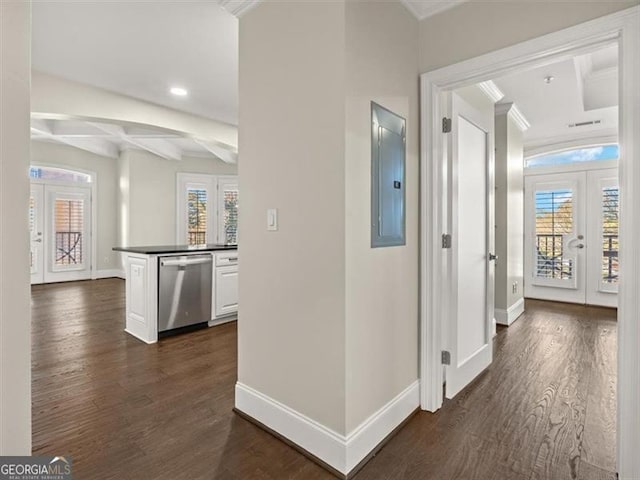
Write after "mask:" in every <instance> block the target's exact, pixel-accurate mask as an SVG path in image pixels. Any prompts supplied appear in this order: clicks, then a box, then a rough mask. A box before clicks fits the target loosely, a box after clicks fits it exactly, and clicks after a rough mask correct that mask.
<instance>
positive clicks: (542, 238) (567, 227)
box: [535, 189, 573, 280]
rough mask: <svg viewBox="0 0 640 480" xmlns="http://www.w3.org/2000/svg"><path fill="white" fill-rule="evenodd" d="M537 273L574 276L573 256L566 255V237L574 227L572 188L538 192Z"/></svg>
mask: <svg viewBox="0 0 640 480" xmlns="http://www.w3.org/2000/svg"><path fill="white" fill-rule="evenodd" d="M535 202H536V203H535V205H536V225H535V229H536V277H538V278H557V279H561V280H565V279H571V278H572V277H573V260H572V259H567V258H565V256H564V237H565V236H566V235H569V234H571V232H572V231H573V192H572V191H571V190H569V189H558V190H543V191H536V193H535Z"/></svg>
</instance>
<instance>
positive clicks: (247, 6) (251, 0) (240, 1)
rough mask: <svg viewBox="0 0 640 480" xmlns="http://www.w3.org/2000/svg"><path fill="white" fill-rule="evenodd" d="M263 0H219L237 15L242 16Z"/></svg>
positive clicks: (227, 9)
mask: <svg viewBox="0 0 640 480" xmlns="http://www.w3.org/2000/svg"><path fill="white" fill-rule="evenodd" d="M261 1H262V0H218V4H219V5H220V6H221V7H222V8H224V9H225V10H226V11H227V12H229V13H230V14H231V15H233V16H235V17H238V18H240V17H242V15H244V14H245V13H247V12H248V11H249V10H251V9H252V8H254V7H255V6H256V5H258V4H259V3H260V2H261Z"/></svg>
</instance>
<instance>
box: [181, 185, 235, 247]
mask: <svg viewBox="0 0 640 480" xmlns="http://www.w3.org/2000/svg"><path fill="white" fill-rule="evenodd" d="M177 180H178V181H177V191H178V202H177V203H178V204H177V242H178V243H180V244H183V243H186V244H187V245H194V246H195V245H204V244H207V243H224V244H232V245H234V244H237V243H238V195H239V194H238V180H237V177H235V176H215V175H205V174H191V173H178V176H177Z"/></svg>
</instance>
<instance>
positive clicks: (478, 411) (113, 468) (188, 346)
mask: <svg viewBox="0 0 640 480" xmlns="http://www.w3.org/2000/svg"><path fill="white" fill-rule="evenodd" d="M526 309H527V312H526V314H525V315H524V316H523V317H521V318H520V319H519V320H518V321H517V322H515V323H514V324H513V325H512V326H511V327H509V328H499V330H498V335H497V336H496V339H495V360H494V363H493V365H492V367H491V368H490V369H489V370H488V371H487V372H485V373H484V374H482V375H481V376H480V377H479V378H478V379H476V380H475V381H474V382H473V384H472V385H470V386H469V387H468V388H466V389H465V390H464V391H463V392H462V393H461V394H460V395H458V396H457V397H456V398H455V399H454V400H452V401H449V402H448V403H447V404H446V405H445V406H444V407H443V408H442V409H441V410H440V411H439V412H438V413H436V414H430V413H426V412H420V413H418V414H416V415H415V416H414V417H412V419H411V420H410V421H409V422H408V424H407V425H406V427H405V428H404V429H402V430H401V431H400V432H399V433H398V435H396V436H395V437H394V438H392V439H391V441H390V442H389V443H388V444H387V445H386V446H385V447H384V448H383V449H382V450H381V451H380V452H379V453H378V455H377V456H376V457H375V458H373V459H372V460H371V461H370V462H369V463H368V464H367V465H366V466H365V467H364V468H363V470H362V471H361V472H360V473H359V474H358V475H357V478H358V479H361V480H373V479H376V480H377V479H394V480H395V479H407V480H408V479H413V480H425V479H434V480H446V479H453V478H457V479H465V480H466V479H478V480H491V479H495V480H509V479H513V480H524V479H549V480H562V479H574V478H578V479H582V480H596V479H597V480H603V479H606V480H609V479H611V480H613V479H614V478H615V474H614V473H613V472H614V470H615V389H616V355H615V353H616V322H615V312H614V311H613V310H609V309H603V308H591V307H582V306H576V305H566V304H556V303H549V302H541V301H527V305H526ZM32 312H33V319H32V350H33V359H32V362H33V372H32V375H33V381H32V394H33V453H34V454H35V455H38V454H57V455H69V456H70V457H71V458H72V460H73V464H74V474H75V477H74V478H78V479H80V480H83V479H94V478H95V479H100V480H102V479H109V478H113V479H129V478H131V479H141V478H148V479H164V478H166V479H176V480H177V479H182V478H184V479H187V478H189V479H192V478H195V479H199V478H216V479H229V480H235V479H274V480H279V479H284V478H289V479H300V480H302V479H304V480H312V479H324V478H327V479H330V478H334V477H332V476H331V475H330V474H328V473H327V472H325V471H324V470H323V469H321V468H320V467H318V466H316V465H315V464H314V463H312V462H311V461H309V460H307V459H306V458H305V457H304V456H302V455H301V454H299V453H297V452H296V451H295V450H293V449H291V448H290V447H288V446H287V445H285V444H284V443H282V442H280V441H279V440H276V439H275V438H273V437H272V436H271V435H269V434H267V433H265V432H264V431H262V430H260V429H259V428H257V427H255V426H254V425H252V424H251V423H248V422H246V421H245V420H243V419H241V418H239V417H238V416H237V415H235V414H234V413H233V412H232V408H233V394H234V393H233V386H234V383H235V380H236V325H235V323H231V324H226V325H222V326H220V327H216V328H212V329H206V330H201V331H198V332H194V333H192V334H190V335H183V336H177V337H171V338H167V339H164V340H162V341H161V342H160V343H159V344H156V345H145V344H143V343H141V342H138V341H137V340H135V339H133V338H132V337H130V336H128V335H126V334H125V333H124V332H123V331H122V326H123V318H124V282H123V281H121V280H118V279H106V280H98V281H87V282H79V283H71V284H52V285H40V286H35V287H33V289H32Z"/></svg>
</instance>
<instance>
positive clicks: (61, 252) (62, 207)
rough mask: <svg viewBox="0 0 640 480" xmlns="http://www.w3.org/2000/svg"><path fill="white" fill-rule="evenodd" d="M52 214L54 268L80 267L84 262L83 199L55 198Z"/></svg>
mask: <svg viewBox="0 0 640 480" xmlns="http://www.w3.org/2000/svg"><path fill="white" fill-rule="evenodd" d="M54 216H55V218H54V238H55V247H54V248H55V260H54V261H55V267H56V270H60V269H65V268H69V267H71V268H74V269H75V268H78V267H82V266H83V265H84V262H85V257H84V251H85V248H84V247H85V232H84V223H85V205H84V200H83V199H69V198H56V199H55V203H54Z"/></svg>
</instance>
